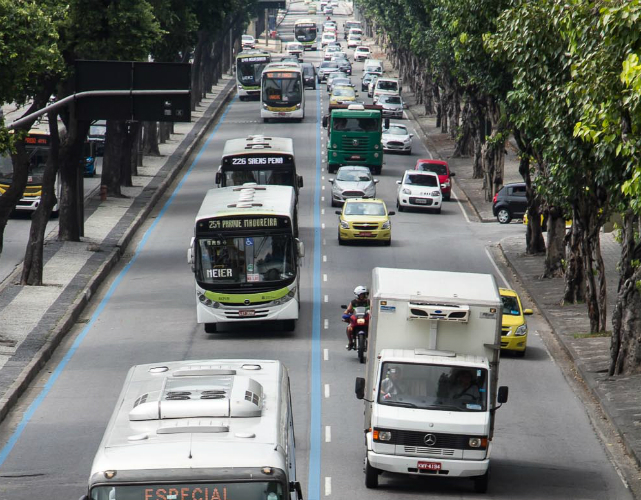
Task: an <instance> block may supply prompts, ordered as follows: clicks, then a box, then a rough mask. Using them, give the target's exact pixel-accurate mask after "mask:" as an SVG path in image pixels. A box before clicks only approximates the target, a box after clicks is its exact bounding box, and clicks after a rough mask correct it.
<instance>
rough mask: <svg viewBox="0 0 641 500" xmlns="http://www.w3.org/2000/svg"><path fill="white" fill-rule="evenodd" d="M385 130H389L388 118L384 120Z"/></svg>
mask: <svg viewBox="0 0 641 500" xmlns="http://www.w3.org/2000/svg"><path fill="white" fill-rule="evenodd" d="M385 128H389V118H385Z"/></svg>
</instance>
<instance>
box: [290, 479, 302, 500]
mask: <svg viewBox="0 0 641 500" xmlns="http://www.w3.org/2000/svg"><path fill="white" fill-rule="evenodd" d="M289 491H291V492H292V493H294V492H295V493H296V498H298V499H299V500H303V490H302V489H301V487H300V483H299V482H298V481H290V483H289Z"/></svg>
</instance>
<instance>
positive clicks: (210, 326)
mask: <svg viewBox="0 0 641 500" xmlns="http://www.w3.org/2000/svg"><path fill="white" fill-rule="evenodd" d="M205 333H216V323H205Z"/></svg>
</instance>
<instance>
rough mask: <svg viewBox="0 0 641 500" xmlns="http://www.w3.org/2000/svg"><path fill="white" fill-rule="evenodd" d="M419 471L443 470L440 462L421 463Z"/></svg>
mask: <svg viewBox="0 0 641 500" xmlns="http://www.w3.org/2000/svg"><path fill="white" fill-rule="evenodd" d="M418 469H419V470H441V463H440V462H419V463H418Z"/></svg>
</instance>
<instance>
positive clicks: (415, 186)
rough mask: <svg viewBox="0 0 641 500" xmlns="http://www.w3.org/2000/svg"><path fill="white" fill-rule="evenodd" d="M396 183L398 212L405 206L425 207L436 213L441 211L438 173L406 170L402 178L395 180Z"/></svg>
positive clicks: (441, 196) (441, 197)
mask: <svg viewBox="0 0 641 500" xmlns="http://www.w3.org/2000/svg"><path fill="white" fill-rule="evenodd" d="M396 184H398V194H397V196H396V207H397V208H398V211H399V212H402V211H403V210H405V209H406V208H427V209H430V210H433V211H434V212H436V213H437V214H440V213H441V206H442V205H443V194H442V193H441V183H440V182H439V180H438V175H437V174H435V173H434V172H419V171H418V170H406V171H405V173H404V174H403V179H402V180H400V181H396Z"/></svg>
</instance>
